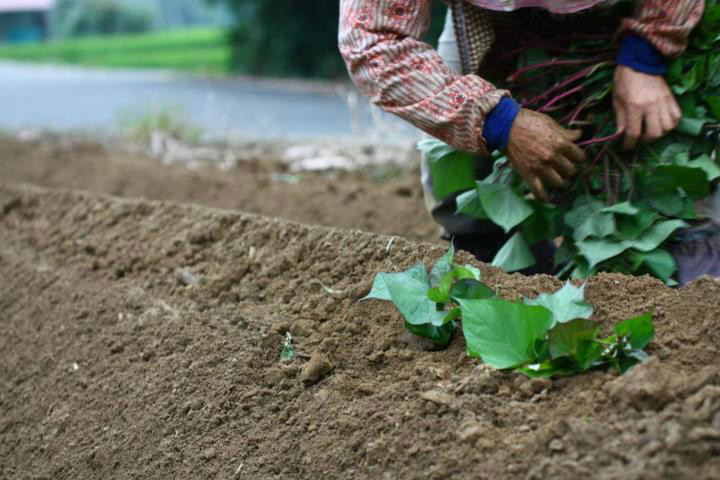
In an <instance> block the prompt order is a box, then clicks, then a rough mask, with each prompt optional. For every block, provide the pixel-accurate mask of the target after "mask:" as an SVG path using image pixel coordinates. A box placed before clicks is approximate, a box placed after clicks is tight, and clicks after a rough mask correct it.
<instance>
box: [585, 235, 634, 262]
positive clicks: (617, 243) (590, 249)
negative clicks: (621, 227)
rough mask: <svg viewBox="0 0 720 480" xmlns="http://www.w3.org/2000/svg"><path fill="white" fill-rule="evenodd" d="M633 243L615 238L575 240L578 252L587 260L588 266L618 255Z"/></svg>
mask: <svg viewBox="0 0 720 480" xmlns="http://www.w3.org/2000/svg"><path fill="white" fill-rule="evenodd" d="M632 245H633V242H632V241H631V240H617V239H607V238H603V239H587V240H583V241H582V242H577V247H578V250H580V254H581V255H582V256H583V257H585V258H586V259H587V261H588V267H589V268H593V267H594V266H595V265H597V264H599V263H601V262H604V261H605V260H608V259H610V258H613V257H615V256H617V255H620V254H621V253H622V252H624V251H625V250H627V249H628V248H630V247H631V246H632Z"/></svg>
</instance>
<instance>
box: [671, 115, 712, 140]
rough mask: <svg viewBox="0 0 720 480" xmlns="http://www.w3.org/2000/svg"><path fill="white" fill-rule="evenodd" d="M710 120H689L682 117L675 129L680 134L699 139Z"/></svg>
mask: <svg viewBox="0 0 720 480" xmlns="http://www.w3.org/2000/svg"><path fill="white" fill-rule="evenodd" d="M706 123H708V120H707V119H705V118H688V117H682V118H681V119H680V123H679V124H678V126H677V127H676V128H675V129H676V130H677V131H678V132H680V133H684V134H685V135H690V136H692V137H697V136H699V135H700V133H702V129H703V127H704V126H705V124H706Z"/></svg>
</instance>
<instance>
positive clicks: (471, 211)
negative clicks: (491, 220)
mask: <svg viewBox="0 0 720 480" xmlns="http://www.w3.org/2000/svg"><path fill="white" fill-rule="evenodd" d="M455 203H456V204H457V210H456V212H455V213H456V214H458V213H462V214H465V215H470V216H471V217H474V218H478V219H480V220H484V219H486V218H488V216H487V213H486V212H485V209H483V206H482V204H481V203H480V196H479V195H478V192H477V190H475V189H473V190H468V191H467V192H464V193H461V194H460V195H458V197H457V198H456V199H455Z"/></svg>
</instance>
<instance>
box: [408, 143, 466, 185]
mask: <svg viewBox="0 0 720 480" xmlns="http://www.w3.org/2000/svg"><path fill="white" fill-rule="evenodd" d="M418 149H419V150H420V151H421V152H423V153H424V154H425V155H426V156H427V159H428V165H429V166H430V175H431V177H432V183H433V192H434V194H435V197H436V198H438V199H444V198H447V197H448V196H450V195H452V194H453V193H457V192H462V191H464V190H470V189H471V188H473V187H474V186H475V159H474V158H473V156H472V155H471V154H469V153H466V152H460V151H458V150H455V149H454V148H452V147H451V146H449V145H447V144H445V143H443V142H441V141H439V140H436V139H433V138H426V139H423V140H420V142H418Z"/></svg>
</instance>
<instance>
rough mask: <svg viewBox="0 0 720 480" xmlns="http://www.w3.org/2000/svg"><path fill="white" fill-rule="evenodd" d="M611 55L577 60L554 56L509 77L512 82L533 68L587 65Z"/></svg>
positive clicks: (608, 57) (606, 58) (607, 58)
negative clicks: (561, 58)
mask: <svg viewBox="0 0 720 480" xmlns="http://www.w3.org/2000/svg"><path fill="white" fill-rule="evenodd" d="M610 58H611V57H610V55H607V54H603V55H598V56H595V57H591V58H580V59H575V60H558V59H557V58H553V59H552V60H548V61H547V62H542V63H536V64H534V65H528V66H527V67H523V68H521V69H520V70H517V71H516V72H515V73H513V74H512V75H510V76H509V77H508V81H510V82H512V81H515V80H516V79H517V78H518V77H519V76H521V75H522V74H524V73H527V72H531V71H533V70H538V69H540V68H547V67H558V66H563V65H565V66H567V65H585V64H587V63H598V62H602V61H605V60H610Z"/></svg>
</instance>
